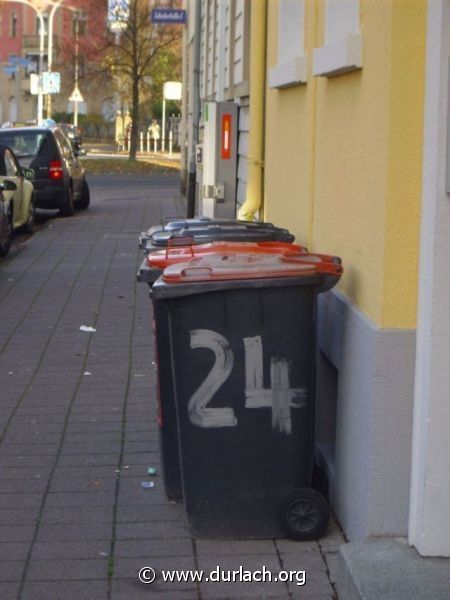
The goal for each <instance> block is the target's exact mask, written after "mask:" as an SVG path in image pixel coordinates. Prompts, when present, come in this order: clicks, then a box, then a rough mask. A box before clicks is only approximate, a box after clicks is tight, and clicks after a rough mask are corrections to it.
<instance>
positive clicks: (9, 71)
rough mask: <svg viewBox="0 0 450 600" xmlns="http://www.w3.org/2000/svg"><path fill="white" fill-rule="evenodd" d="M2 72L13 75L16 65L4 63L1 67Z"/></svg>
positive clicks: (15, 71)
mask: <svg viewBox="0 0 450 600" xmlns="http://www.w3.org/2000/svg"><path fill="white" fill-rule="evenodd" d="M3 72H4V73H6V75H14V73H17V67H16V65H5V66H4V67H3Z"/></svg>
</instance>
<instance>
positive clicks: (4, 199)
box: [0, 145, 35, 256]
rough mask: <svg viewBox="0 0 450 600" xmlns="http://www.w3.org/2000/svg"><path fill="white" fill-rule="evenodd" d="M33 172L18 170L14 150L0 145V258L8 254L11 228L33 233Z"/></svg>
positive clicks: (24, 169)
mask: <svg viewBox="0 0 450 600" xmlns="http://www.w3.org/2000/svg"><path fill="white" fill-rule="evenodd" d="M33 178H34V171H33V170H32V169H28V168H26V167H21V166H20V165H19V162H18V161H17V158H16V157H15V156H14V153H13V151H12V150H11V149H10V148H7V147H6V146H1V145H0V191H1V206H0V213H1V215H0V255H1V256H4V255H5V254H7V252H8V250H9V247H10V245H11V237H12V232H13V229H19V228H23V229H25V231H27V232H28V233H32V232H33V228H34V217H35V201H34V189H33V184H32V183H31V182H30V181H29V180H30V179H33Z"/></svg>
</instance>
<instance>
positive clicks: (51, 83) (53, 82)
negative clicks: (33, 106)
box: [42, 71, 61, 94]
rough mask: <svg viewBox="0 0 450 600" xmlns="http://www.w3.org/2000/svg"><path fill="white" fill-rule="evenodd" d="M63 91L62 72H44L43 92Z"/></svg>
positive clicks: (54, 92) (56, 92) (55, 92)
mask: <svg viewBox="0 0 450 600" xmlns="http://www.w3.org/2000/svg"><path fill="white" fill-rule="evenodd" d="M60 91H61V74H60V73H56V72H53V71H44V73H42V92H43V93H44V94H59V92H60Z"/></svg>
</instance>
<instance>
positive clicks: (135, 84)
mask: <svg viewBox="0 0 450 600" xmlns="http://www.w3.org/2000/svg"><path fill="white" fill-rule="evenodd" d="M151 8H152V7H151V3H150V2H149V1H148V0H130V1H129V13H128V15H127V18H126V20H124V22H123V26H122V28H121V29H120V31H119V32H117V33H116V34H115V35H114V37H113V36H111V35H109V36H107V39H106V43H105V65H106V66H107V67H108V68H109V70H110V72H112V73H113V74H114V75H115V76H116V77H117V78H118V81H120V82H121V84H122V85H124V86H125V88H126V89H125V90H124V91H125V93H126V94H127V95H128V96H129V97H130V98H131V119H132V124H133V126H132V129H131V140H130V155H129V156H130V159H131V160H134V159H135V158H136V152H137V148H138V135H139V123H140V117H141V115H140V103H141V95H142V93H143V90H144V88H145V87H146V85H147V86H148V82H149V81H150V85H151V81H152V80H153V79H158V76H159V75H160V73H158V71H159V70H161V69H164V66H165V65H167V64H173V61H168V60H167V57H168V56H170V55H173V54H175V55H177V56H178V57H179V60H178V64H179V63H180V62H181V36H182V31H181V29H180V27H177V26H176V25H158V24H153V23H152V22H151Z"/></svg>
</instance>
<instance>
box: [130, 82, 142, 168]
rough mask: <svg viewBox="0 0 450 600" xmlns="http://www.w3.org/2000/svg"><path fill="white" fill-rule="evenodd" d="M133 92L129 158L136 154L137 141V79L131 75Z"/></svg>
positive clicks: (134, 158) (134, 157)
mask: <svg viewBox="0 0 450 600" xmlns="http://www.w3.org/2000/svg"><path fill="white" fill-rule="evenodd" d="M132 91H133V93H132V100H131V119H132V123H133V126H132V128H131V141H130V155H129V159H130V160H136V154H137V150H138V143H139V126H140V124H139V120H140V116H139V79H138V78H137V76H136V75H135V76H134V77H133V90H132Z"/></svg>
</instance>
